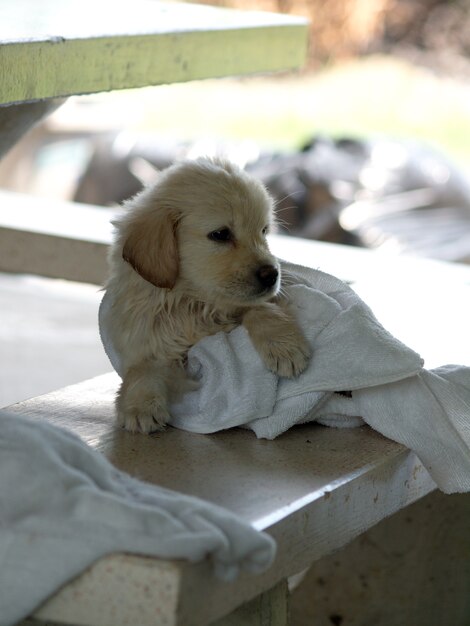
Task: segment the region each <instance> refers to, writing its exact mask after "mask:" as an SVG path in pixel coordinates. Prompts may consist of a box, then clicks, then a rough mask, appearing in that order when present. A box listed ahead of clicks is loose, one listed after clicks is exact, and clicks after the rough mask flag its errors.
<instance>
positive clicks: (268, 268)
mask: <svg viewBox="0 0 470 626" xmlns="http://www.w3.org/2000/svg"><path fill="white" fill-rule="evenodd" d="M278 277H279V270H278V269H277V267H274V265H262V266H261V267H259V268H258V269H257V271H256V278H257V280H258V282H259V284H260V285H261V287H262V288H263V289H271V287H274V285H275V284H276V282H277V279H278Z"/></svg>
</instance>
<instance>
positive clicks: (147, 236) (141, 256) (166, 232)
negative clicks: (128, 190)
mask: <svg viewBox="0 0 470 626" xmlns="http://www.w3.org/2000/svg"><path fill="white" fill-rule="evenodd" d="M176 226H177V221H176V219H175V218H174V217H173V216H172V215H171V213H170V212H169V211H168V210H166V209H163V208H160V207H155V208H154V209H153V210H152V211H150V212H145V213H141V214H140V215H137V216H135V217H134V218H133V220H132V222H131V223H130V225H129V227H128V231H127V232H128V234H127V239H126V240H125V242H124V247H123V251H122V257H123V259H124V260H125V261H127V262H128V263H130V265H132V267H133V268H134V269H135V271H136V272H137V273H138V274H140V275H141V276H142V278H145V280H147V281H148V282H149V283H152V284H153V285H155V286H156V287H163V288H165V289H172V288H173V287H174V286H175V283H176V279H177V278H178V265H179V261H178V247H177V241H176Z"/></svg>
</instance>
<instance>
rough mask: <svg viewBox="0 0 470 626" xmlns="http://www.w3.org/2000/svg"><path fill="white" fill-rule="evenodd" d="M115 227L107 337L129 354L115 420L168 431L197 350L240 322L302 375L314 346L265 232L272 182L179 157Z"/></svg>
mask: <svg viewBox="0 0 470 626" xmlns="http://www.w3.org/2000/svg"><path fill="white" fill-rule="evenodd" d="M125 208H126V211H125V213H124V214H123V215H122V216H121V217H120V218H119V219H118V220H117V221H116V222H115V223H114V225H115V227H116V237H115V242H114V244H113V246H112V248H111V252H110V267H111V273H110V278H109V281H108V283H107V285H106V289H107V291H108V292H109V293H110V294H111V300H112V302H113V304H112V308H111V314H110V320H109V329H108V330H109V335H110V338H111V341H112V342H113V344H114V346H115V348H116V349H117V351H118V352H119V353H120V354H121V356H122V366H123V370H124V376H123V382H122V385H121V387H120V389H119V392H118V396H117V399H116V408H117V416H118V423H119V424H120V425H121V426H123V427H124V428H126V429H127V430H129V431H132V432H139V431H140V432H143V433H149V432H152V431H155V430H159V429H162V428H163V427H164V425H165V424H166V422H167V421H168V419H169V418H170V414H169V405H170V403H171V400H172V399H173V398H175V397H178V395H179V394H181V393H183V392H184V391H186V390H188V389H191V388H194V383H192V382H191V381H189V380H188V379H187V377H186V375H185V369H184V367H185V361H186V356H187V352H188V350H189V348H190V347H191V346H193V345H194V344H195V343H196V342H197V341H199V340H200V339H202V338H203V337H205V336H207V335H212V334H214V333H217V332H219V331H225V332H229V331H230V330H232V329H233V328H235V327H236V326H237V325H239V324H243V325H244V326H245V328H246V329H247V331H248V333H249V335H250V338H251V340H252V342H253V344H254V346H255V348H256V349H257V351H258V352H259V354H260V355H261V357H262V359H263V361H264V363H265V364H266V366H267V367H268V368H269V369H270V370H272V371H273V372H275V373H277V374H278V375H280V376H286V377H293V376H297V375H298V374H300V372H302V371H303V370H304V368H305V367H306V366H307V363H308V359H309V349H308V346H307V344H306V342H305V340H304V337H303V335H302V333H301V331H300V329H299V327H298V325H297V323H296V321H295V319H294V317H293V315H292V314H291V313H290V312H289V308H288V303H287V302H285V301H284V300H283V298H282V295H281V294H280V287H281V273H280V265H279V262H278V261H277V259H276V258H275V257H274V256H273V255H272V254H271V253H270V251H269V248H268V244H267V241H266V235H267V233H268V232H269V230H270V228H271V226H272V224H273V204H272V200H271V198H270V197H269V195H268V194H267V192H266V190H265V188H264V187H263V186H262V185H261V184H260V183H259V182H257V181H256V180H254V179H252V178H251V177H250V176H248V175H247V174H246V173H245V172H244V171H242V170H240V169H239V168H238V167H236V166H235V165H233V164H231V163H229V162H227V161H224V160H211V159H199V160H196V161H187V162H181V163H178V164H176V165H173V166H172V167H170V168H168V169H167V170H164V171H163V172H162V173H160V175H159V178H158V180H157V182H156V184H155V185H153V186H151V187H149V188H147V189H145V190H144V191H142V192H141V193H140V194H139V195H137V196H136V197H135V198H133V199H131V200H130V201H128V202H127V203H126V204H125Z"/></svg>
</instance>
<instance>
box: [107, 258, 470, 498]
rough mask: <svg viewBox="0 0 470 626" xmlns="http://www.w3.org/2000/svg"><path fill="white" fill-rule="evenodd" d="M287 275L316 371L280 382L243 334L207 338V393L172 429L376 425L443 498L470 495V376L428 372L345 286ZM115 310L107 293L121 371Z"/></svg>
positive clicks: (467, 371) (291, 271) (177, 415)
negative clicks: (407, 451) (417, 462)
mask: <svg viewBox="0 0 470 626" xmlns="http://www.w3.org/2000/svg"><path fill="white" fill-rule="evenodd" d="M282 271H283V272H284V276H285V277H286V278H287V286H286V287H285V292H286V294H287V296H288V297H289V299H290V301H291V303H292V306H293V310H294V312H295V313H296V316H297V319H298V321H299V324H300V325H301V327H302V329H303V331H304V334H305V336H306V338H307V340H308V342H309V343H310V345H311V347H312V354H313V356H312V359H311V362H310V364H309V366H308V368H307V369H306V370H305V371H304V372H303V373H302V374H301V375H300V376H299V377H298V378H296V379H285V378H278V377H277V376H276V375H274V374H273V373H272V372H270V371H269V370H267V369H266V367H265V366H264V365H263V363H262V361H261V359H260V357H259V355H258V353H257V352H256V350H255V348H254V347H253V345H252V344H251V341H250V339H249V337H248V333H247V332H246V330H245V329H244V328H243V326H240V327H238V328H236V329H235V330H233V331H232V332H231V333H228V334H226V333H218V334H216V335H213V336H210V337H206V338H204V339H203V340H202V341H200V342H199V343H198V344H196V345H195V346H193V347H192V348H191V350H190V351H189V355H188V366H187V369H188V375H189V376H190V377H192V378H194V379H196V380H198V381H199V383H200V385H199V389H198V390H196V391H192V392H190V393H188V394H186V395H185V396H184V397H183V398H182V399H181V400H180V401H179V402H178V403H176V404H173V405H172V407H171V414H172V419H171V422H170V423H171V424H172V425H173V426H176V427H178V428H182V429H185V430H190V431H193V432H198V433H211V432H215V431H218V430H222V429H226V428H230V427H234V426H244V427H246V428H251V429H252V430H253V431H254V432H255V433H256V435H257V436H258V437H263V438H267V439H273V438H274V437H277V436H278V435H280V434H281V433H283V432H285V431H286V430H287V429H288V428H290V427H292V426H294V425H295V424H299V423H304V422H307V421H318V422H320V423H322V424H326V425H330V426H343V427H344V426H357V425H359V424H363V423H364V422H366V423H367V424H369V425H370V426H371V427H372V428H374V429H375V430H377V431H379V432H380V433H382V434H384V435H385V436H387V437H389V438H391V439H394V440H395V441H398V442H400V443H402V444H404V445H406V446H407V447H409V448H411V449H412V450H414V451H415V452H416V453H417V454H418V456H419V458H420V459H421V461H422V462H423V464H424V465H425V466H426V468H427V469H428V471H429V473H430V474H431V476H432V478H433V479H434V480H435V482H436V484H437V485H438V486H439V487H440V489H442V490H443V491H445V492H448V493H451V492H456V491H457V492H461V491H468V490H470V368H468V367H464V366H448V367H443V368H439V369H437V370H431V371H427V370H425V369H424V368H423V360H422V359H421V357H420V356H419V355H418V354H416V353H415V352H414V351H413V350H411V349H410V348H408V347H407V346H405V345H404V344H403V343H401V342H400V341H398V340H397V339H396V338H394V337H393V336H392V335H391V334H390V333H388V332H387V331H386V330H385V329H384V328H383V326H381V324H380V323H379V322H378V321H377V319H376V318H375V316H374V315H373V313H372V311H371V310H370V309H369V307H368V306H367V305H366V304H365V303H364V302H363V301H362V300H361V299H360V298H359V296H358V295H357V294H356V293H355V292H354V291H353V290H352V289H351V288H350V287H349V286H347V285H346V284H344V283H343V282H342V281H340V280H339V279H337V278H335V277H334V276H330V275H329V274H325V273H323V272H320V271H317V270H313V269H309V268H304V267H301V266H298V265H293V264H290V263H285V262H284V263H283V264H282ZM111 304H112V303H111V302H110V295H109V294H105V296H104V298H103V301H102V305H101V307H100V329H101V337H102V341H103V345H104V347H105V350H106V351H107V353H108V356H109V357H110V360H111V362H112V364H113V366H114V368H115V369H116V371H117V372H118V373H120V370H121V367H120V359H119V355H118V354H116V352H115V351H114V349H113V346H112V345H111V343H110V341H109V337H108V335H107V332H106V327H107V315H108V312H109V307H110V306H111ZM340 391H348V392H351V393H350V394H348V395H350V396H351V397H347V396H342V395H338V394H337V393H335V392H340Z"/></svg>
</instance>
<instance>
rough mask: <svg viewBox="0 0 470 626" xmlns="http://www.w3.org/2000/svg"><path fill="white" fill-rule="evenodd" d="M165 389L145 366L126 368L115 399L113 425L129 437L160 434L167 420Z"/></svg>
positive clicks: (157, 375)
mask: <svg viewBox="0 0 470 626" xmlns="http://www.w3.org/2000/svg"><path fill="white" fill-rule="evenodd" d="M167 398H168V388H167V385H166V383H165V381H164V380H163V379H162V378H161V377H159V371H158V369H157V368H155V367H152V366H150V365H149V364H148V363H147V364H145V363H144V364H143V365H140V366H135V367H133V368H130V369H129V370H128V371H127V373H126V375H125V376H124V379H123V382H122V385H121V387H120V389H119V391H118V394H117V397H116V409H117V422H118V424H119V426H121V427H123V428H125V429H126V430H128V431H130V432H132V433H151V432H154V431H156V430H163V429H164V428H165V424H166V423H167V422H168V420H169V419H170V413H169V411H168V400H167Z"/></svg>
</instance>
